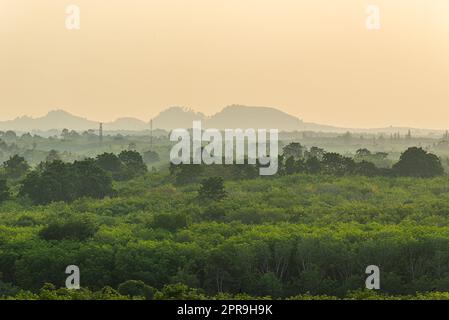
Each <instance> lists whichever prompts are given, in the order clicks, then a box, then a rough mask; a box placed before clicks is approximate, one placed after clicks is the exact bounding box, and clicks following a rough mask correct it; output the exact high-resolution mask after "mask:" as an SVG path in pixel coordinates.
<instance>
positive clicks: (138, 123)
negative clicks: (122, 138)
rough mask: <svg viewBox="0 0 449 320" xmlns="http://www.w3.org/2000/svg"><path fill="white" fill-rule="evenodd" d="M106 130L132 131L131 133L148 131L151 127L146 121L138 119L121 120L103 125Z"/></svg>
mask: <svg viewBox="0 0 449 320" xmlns="http://www.w3.org/2000/svg"><path fill="white" fill-rule="evenodd" d="M103 128H104V130H107V131H108V130H109V131H118V130H131V131H143V130H148V129H149V128H150V127H149V125H148V123H146V122H145V121H142V120H139V119H136V118H119V119H117V120H115V121H113V122H108V123H105V124H104V125H103Z"/></svg>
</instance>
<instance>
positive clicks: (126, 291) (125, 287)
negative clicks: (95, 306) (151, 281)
mask: <svg viewBox="0 0 449 320" xmlns="http://www.w3.org/2000/svg"><path fill="white" fill-rule="evenodd" d="M118 292H119V293H120V294H121V295H124V296H129V297H144V298H145V299H147V300H151V299H153V296H154V289H153V288H152V287H150V286H148V285H146V284H145V282H143V281H140V280H128V281H126V282H123V283H121V284H120V285H119V286H118Z"/></svg>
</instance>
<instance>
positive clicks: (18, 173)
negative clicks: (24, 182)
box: [3, 154, 30, 179]
mask: <svg viewBox="0 0 449 320" xmlns="http://www.w3.org/2000/svg"><path fill="white" fill-rule="evenodd" d="M3 167H4V168H5V173H6V176H7V177H8V178H11V179H20V178H22V177H23V176H24V175H25V174H26V173H27V172H28V170H29V169H30V166H29V165H28V163H27V162H26V160H25V158H23V157H21V156H19V155H17V154H16V155H14V156H12V157H10V158H9V160H7V161H5V162H4V163H3Z"/></svg>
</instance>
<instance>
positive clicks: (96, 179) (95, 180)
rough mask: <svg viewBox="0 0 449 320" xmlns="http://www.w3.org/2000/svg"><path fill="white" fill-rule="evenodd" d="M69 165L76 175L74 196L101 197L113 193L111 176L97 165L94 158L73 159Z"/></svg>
mask: <svg viewBox="0 0 449 320" xmlns="http://www.w3.org/2000/svg"><path fill="white" fill-rule="evenodd" d="M71 167H72V170H73V172H74V173H75V176H76V180H75V184H74V185H75V188H76V189H75V190H74V191H75V195H76V196H75V197H76V198H81V197H89V198H94V199H103V198H105V197H107V196H111V195H113V193H114V190H113V189H112V178H111V176H110V175H109V174H107V172H106V171H104V170H103V169H101V168H100V167H99V166H97V164H96V163H95V160H93V159H87V160H83V161H75V162H74V163H73V165H71Z"/></svg>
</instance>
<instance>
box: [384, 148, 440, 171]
mask: <svg viewBox="0 0 449 320" xmlns="http://www.w3.org/2000/svg"><path fill="white" fill-rule="evenodd" d="M393 172H394V173H395V174H397V175H400V176H409V177H421V178H428V177H435V176H438V175H442V174H443V173H444V169H443V166H442V165H441V161H440V159H439V158H438V157H437V156H436V155H434V154H432V153H429V152H427V151H425V150H423V149H422V148H418V147H411V148H408V149H407V150H406V151H404V152H403V153H402V154H401V157H400V158H399V161H398V162H397V163H395V164H394V165H393Z"/></svg>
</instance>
